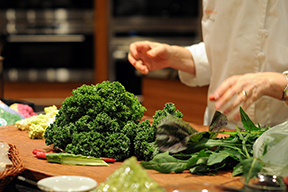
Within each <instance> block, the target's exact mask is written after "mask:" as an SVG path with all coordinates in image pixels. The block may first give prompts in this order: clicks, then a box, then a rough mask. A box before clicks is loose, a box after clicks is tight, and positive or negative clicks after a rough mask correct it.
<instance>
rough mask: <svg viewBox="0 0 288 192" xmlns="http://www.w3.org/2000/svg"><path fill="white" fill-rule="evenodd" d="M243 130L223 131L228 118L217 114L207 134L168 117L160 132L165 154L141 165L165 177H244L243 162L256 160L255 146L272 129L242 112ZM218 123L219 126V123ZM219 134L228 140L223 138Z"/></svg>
mask: <svg viewBox="0 0 288 192" xmlns="http://www.w3.org/2000/svg"><path fill="white" fill-rule="evenodd" d="M240 114H241V121H242V123H243V127H244V128H242V129H240V128H239V127H236V130H235V131H229V132H225V131H219V130H220V129H221V127H223V126H224V125H225V122H226V121H227V118H226V117H225V116H224V115H223V114H221V113H220V112H216V113H215V115H214V119H213V121H212V123H211V125H210V127H209V131H207V132H198V131H196V130H195V129H193V128H192V127H191V126H190V125H189V124H188V123H184V122H182V120H175V118H171V117H166V118H163V119H162V122H161V123H160V124H159V126H158V128H157V134H156V140H157V146H158V147H159V149H160V151H161V153H159V154H158V155H156V156H155V157H154V158H153V159H152V160H151V161H148V162H144V161H143V162H141V164H142V166H143V167H144V168H146V169H154V170H157V171H159V172H162V173H170V172H173V171H174V172H176V173H181V172H183V171H184V170H189V171H190V172H191V173H193V174H213V173H215V172H217V171H218V170H232V169H233V175H234V176H236V175H240V174H242V173H243V164H242V163H241V162H243V161H244V160H246V159H249V158H250V157H253V144H254V142H255V141H256V139H257V138H258V137H259V136H260V135H261V134H262V133H264V132H265V131H266V130H267V129H268V128H269V127H264V128H261V127H260V126H256V125H255V124H254V123H253V122H252V121H251V120H250V118H249V117H248V115H247V114H246V113H245V112H244V111H243V109H242V108H240ZM215 122H216V123H215ZM218 133H223V134H226V135H227V136H225V137H222V138H219V137H217V135H218Z"/></svg>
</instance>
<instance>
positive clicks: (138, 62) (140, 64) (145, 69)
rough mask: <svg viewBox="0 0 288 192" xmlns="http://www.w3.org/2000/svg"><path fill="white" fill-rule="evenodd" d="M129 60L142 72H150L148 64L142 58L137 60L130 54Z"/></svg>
mask: <svg viewBox="0 0 288 192" xmlns="http://www.w3.org/2000/svg"><path fill="white" fill-rule="evenodd" d="M128 60H129V61H130V63H131V64H132V65H133V66H134V67H135V68H136V69H137V70H138V71H140V72H141V73H142V74H144V75H146V74H148V73H149V69H148V67H147V66H145V65H144V63H143V62H142V61H141V60H136V59H135V58H133V57H132V56H131V54H128Z"/></svg>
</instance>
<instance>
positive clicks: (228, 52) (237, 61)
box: [179, 0, 288, 128]
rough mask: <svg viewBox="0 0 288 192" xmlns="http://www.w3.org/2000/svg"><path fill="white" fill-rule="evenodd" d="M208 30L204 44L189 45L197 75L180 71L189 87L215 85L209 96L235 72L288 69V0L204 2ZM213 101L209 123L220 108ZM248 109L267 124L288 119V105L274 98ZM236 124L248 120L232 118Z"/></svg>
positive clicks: (208, 111) (204, 22)
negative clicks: (239, 120)
mask: <svg viewBox="0 0 288 192" xmlns="http://www.w3.org/2000/svg"><path fill="white" fill-rule="evenodd" d="M202 31H203V42H204V43H203V42H202V43H199V44H197V45H193V46H191V47H187V48H188V49H189V50H190V51H191V54H192V56H193V60H194V63H195V67H196V75H191V74H189V73H186V72H183V71H179V77H180V80H181V82H183V83H184V84H186V85H188V86H203V85H208V84H210V86H209V90H208V95H209V94H211V93H214V91H215V90H216V89H217V87H218V86H219V85H220V84H221V83H222V82H223V81H224V80H225V79H227V78H228V77H230V76H232V75H241V74H245V73H258V72H265V71H271V72H280V73H282V72H284V71H286V70H287V69H288V1H287V0H203V18H202ZM207 102H208V106H207V109H206V112H205V117H204V124H205V125H209V124H210V121H211V119H212V117H213V114H214V112H215V107H214V104H215V103H214V102H211V101H209V100H208V99H207ZM191 105H192V104H191ZM237 110H238V111H239V109H237ZM245 112H246V113H247V114H248V115H249V117H250V118H251V120H252V121H254V123H256V124H258V123H259V124H260V125H262V126H264V125H268V126H274V125H276V124H279V123H281V122H283V121H285V120H288V107H287V106H286V105H285V104H284V103H283V102H282V101H279V100H277V99H274V98H271V97H268V96H263V97H262V98H260V99H259V100H257V101H256V102H255V103H254V104H252V105H251V106H250V107H249V109H247V111H245ZM235 125H237V126H240V127H241V126H242V123H241V122H235V121H234V120H233V119H232V118H230V117H229V125H228V126H227V127H229V128H235Z"/></svg>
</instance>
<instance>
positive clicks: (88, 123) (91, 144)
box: [44, 81, 146, 160]
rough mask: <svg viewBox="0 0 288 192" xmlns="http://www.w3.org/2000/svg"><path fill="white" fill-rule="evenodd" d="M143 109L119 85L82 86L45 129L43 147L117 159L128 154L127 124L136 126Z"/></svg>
mask: <svg viewBox="0 0 288 192" xmlns="http://www.w3.org/2000/svg"><path fill="white" fill-rule="evenodd" d="M145 110H146V108H145V107H143V106H142V104H141V103H140V102H139V101H138V99H137V97H135V96H134V94H132V93H130V92H128V91H126V90H125V88H124V86H123V85H122V84H121V83H119V82H109V81H103V82H102V83H98V84H96V85H82V86H81V87H78V88H77V89H74V90H73V91H72V96H70V97H67V98H66V99H65V101H64V102H63V103H62V106H61V107H60V108H59V112H58V114H57V115H56V117H55V121H54V122H53V124H51V125H50V126H49V127H47V128H46V130H45V133H44V138H45V139H46V140H45V143H46V145H51V144H53V147H54V149H62V150H64V151H65V152H66V153H72V154H81V155H85V156H94V157H109V158H115V159H117V160H123V159H126V158H127V157H129V156H130V155H131V148H132V144H133V140H131V139H133V138H132V137H131V133H130V132H129V131H130V130H129V129H125V128H124V127H125V126H126V125H127V124H136V125H137V124H138V123H139V121H140V120H141V118H142V117H143V114H144V111H145Z"/></svg>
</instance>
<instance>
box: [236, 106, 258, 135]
mask: <svg viewBox="0 0 288 192" xmlns="http://www.w3.org/2000/svg"><path fill="white" fill-rule="evenodd" d="M240 116H241V122H242V124H243V127H244V128H245V129H246V130H247V131H252V130H259V128H258V127H257V126H256V125H255V124H254V123H253V121H252V120H251V119H250V118H249V116H248V115H247V113H245V111H244V110H243V109H242V107H240Z"/></svg>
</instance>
